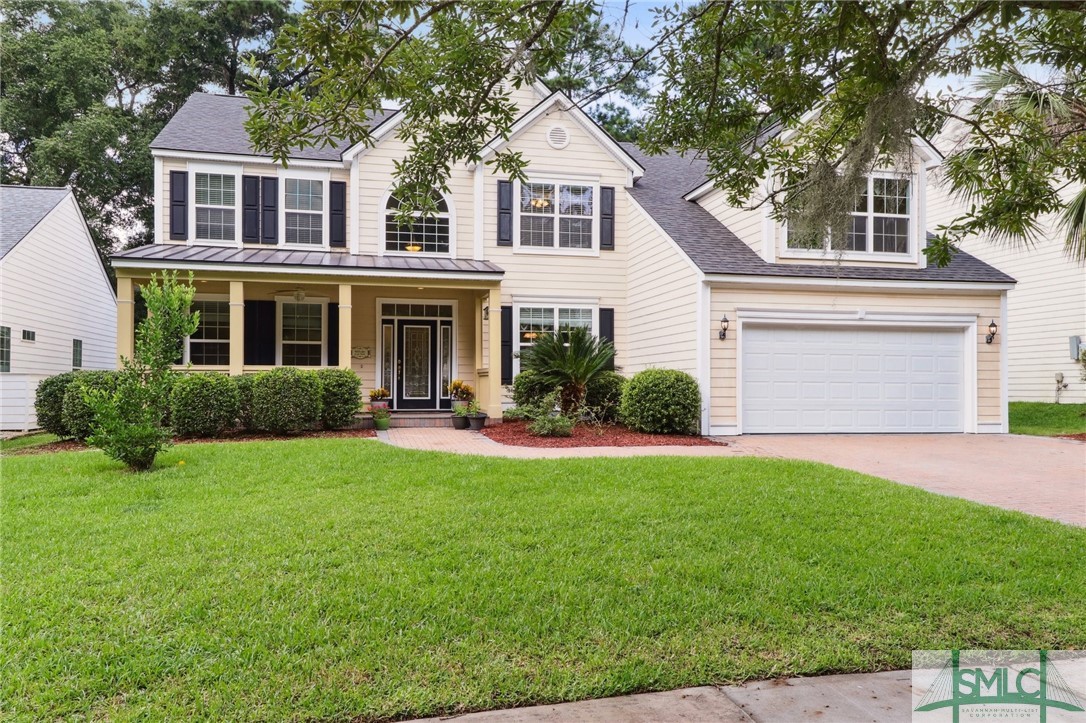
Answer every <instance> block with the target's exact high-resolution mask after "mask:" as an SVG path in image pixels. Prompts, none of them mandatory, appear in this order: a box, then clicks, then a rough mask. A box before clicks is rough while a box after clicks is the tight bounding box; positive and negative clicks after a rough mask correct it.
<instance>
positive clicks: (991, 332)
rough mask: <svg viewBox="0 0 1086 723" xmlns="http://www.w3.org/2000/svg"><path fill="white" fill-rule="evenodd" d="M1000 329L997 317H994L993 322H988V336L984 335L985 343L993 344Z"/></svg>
mask: <svg viewBox="0 0 1086 723" xmlns="http://www.w3.org/2000/svg"><path fill="white" fill-rule="evenodd" d="M998 329H999V327H998V326H996V323H995V319H992V322H991V323H990V324H988V336H986V337H984V343H985V344H991V343H992V342H993V341H995V335H996V331H997V330H998Z"/></svg>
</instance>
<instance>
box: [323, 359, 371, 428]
mask: <svg viewBox="0 0 1086 723" xmlns="http://www.w3.org/2000/svg"><path fill="white" fill-rule="evenodd" d="M317 376H318V377H319V378H320V382H321V422H322V423H323V424H324V427H325V429H342V428H343V427H348V426H350V424H351V422H353V421H354V414H355V412H357V411H358V408H359V406H361V404H362V380H361V379H359V378H358V375H357V374H355V373H354V372H352V371H351V370H350V369H321V370H320V371H318V372H317Z"/></svg>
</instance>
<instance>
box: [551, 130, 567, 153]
mask: <svg viewBox="0 0 1086 723" xmlns="http://www.w3.org/2000/svg"><path fill="white" fill-rule="evenodd" d="M547 143H549V144H550V146H551V148H565V147H566V146H568V145H569V131H567V130H566V129H565V128H563V127H562V126H551V129H550V130H549V131H547Z"/></svg>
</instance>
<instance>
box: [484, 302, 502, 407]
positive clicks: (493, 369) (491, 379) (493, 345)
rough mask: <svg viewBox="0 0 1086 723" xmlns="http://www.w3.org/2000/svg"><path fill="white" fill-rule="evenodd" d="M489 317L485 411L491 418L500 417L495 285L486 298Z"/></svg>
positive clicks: (498, 308)
mask: <svg viewBox="0 0 1086 723" xmlns="http://www.w3.org/2000/svg"><path fill="white" fill-rule="evenodd" d="M487 305H488V306H489V313H490V319H489V320H488V323H489V328H488V339H487V349H488V351H489V356H490V358H489V360H488V362H487V370H488V371H487V377H486V383H487V387H488V388H489V389H488V390H489V395H488V396H487V400H486V401H487V405H486V407H487V408H486V413H487V415H488V416H489V417H490V418H491V419H495V420H500V419H501V418H502V291H501V288H500V287H497V286H495V287H494V288H492V289H491V290H490V296H489V298H488V299H487Z"/></svg>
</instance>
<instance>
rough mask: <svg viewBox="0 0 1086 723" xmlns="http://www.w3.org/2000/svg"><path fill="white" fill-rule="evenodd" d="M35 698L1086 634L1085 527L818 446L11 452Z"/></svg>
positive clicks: (16, 552)
mask: <svg viewBox="0 0 1086 723" xmlns="http://www.w3.org/2000/svg"><path fill="white" fill-rule="evenodd" d="M2 512H3V515H2V519H0V525H2V528H0V529H2V539H0V542H2V544H3V551H4V567H3V576H4V585H3V621H4V631H3V634H2V635H0V695H2V696H3V698H2V699H3V700H4V701H5V707H6V714H7V715H9V716H11V717H13V718H28V719H29V718H33V719H38V720H40V719H45V720H52V719H61V718H78V717H89V718H95V719H102V718H109V719H113V720H133V719H151V720H162V719H171V720H177V719H188V718H200V719H215V720H287V719H294V720H329V721H333V720H334V721H346V720H349V719H351V718H352V717H355V716H357V717H359V718H360V719H363V720H364V719H389V718H397V717H405V716H422V715H433V714H438V713H452V712H457V711H465V710H473V709H485V708H496V707H504V706H514V705H527V704H531V703H541V702H553V701H562V700H573V699H580V698H588V697H598V696H608V695H616V694H621V693H629V692H634V691H645V690H660V689H669V688H677V687H681V686H688V685H695V684H704V683H714V682H716V683H722V682H729V681H740V680H744V679H749V678H768V677H775V676H782V675H795V674H807V675H810V674H820V673H831V672H838V671H873V670H880V669H889V668H905V667H908V665H909V662H910V651H911V650H913V649H914V648H917V649H919V648H946V647H963V648H1037V647H1046V648H1069V647H1075V648H1079V649H1081V648H1083V647H1084V646H1086V567H1084V566H1083V565H1082V564H1081V562H1082V560H1083V559H1086V530H1084V529H1077V528H1071V527H1068V526H1064V525H1060V524H1058V523H1055V522H1050V521H1046V520H1041V519H1035V518H1030V517H1027V516H1025V515H1022V514H1018V513H1014V512H1007V511H1002V510H997V509H993V508H987V507H983V506H980V505H976V504H973V503H970V502H965V501H962V500H955V499H950V498H944V497H938V496H935V495H932V494H928V493H925V492H923V491H921V490H918V489H914V488H910V487H905V486H901V485H896V484H893V483H890V482H886V481H883V480H879V479H875V478H872V477H867V476H864V475H860V474H855V473H851V472H846V471H842V470H839V469H835V468H833V467H829V466H825V465H819V464H814V463H801V462H794V461H786V460H775V459H755V458H734V459H727V458H720V459H709V458H700V459H699V458H685V459H684V458H674V457H670V458H641V459H594V460H593V459H570V460H536V461H517V460H503V459H484V458H473V457H454V456H448V455H439V454H431V453H418V452H409V451H404V450H398V449H395V448H391V447H388V446H385V445H382V444H380V443H378V442H374V441H367V440H329V439H324V440H319V439H318V440H299V441H293V442H260V443H235V444H218V445H216V444H196V445H185V446H183V447H175V448H173V449H172V450H171V451H170V452H169V453H167V454H165V455H163V456H162V458H161V468H160V469H158V470H157V471H154V472H152V473H149V474H145V475H133V474H129V473H126V472H122V471H120V470H119V469H118V467H117V465H115V464H113V463H111V462H109V461H108V460H107V459H106V458H105V457H104V456H103V455H101V454H100V453H98V452H84V453H59V454H48V455H37V456H17V457H12V458H7V459H5V460H4V462H3V509H2Z"/></svg>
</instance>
